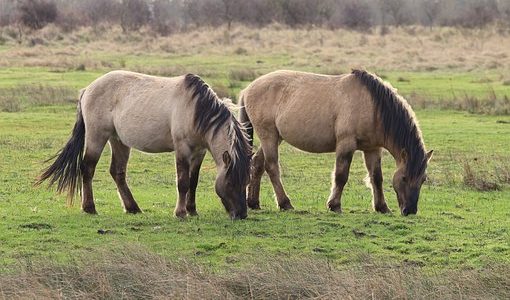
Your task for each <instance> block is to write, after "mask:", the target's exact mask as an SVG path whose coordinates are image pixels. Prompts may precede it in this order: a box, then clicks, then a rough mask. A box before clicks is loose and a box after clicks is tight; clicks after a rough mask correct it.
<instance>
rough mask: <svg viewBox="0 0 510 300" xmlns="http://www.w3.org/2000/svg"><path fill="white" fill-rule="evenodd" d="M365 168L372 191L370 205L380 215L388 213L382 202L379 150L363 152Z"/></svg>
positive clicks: (384, 202) (384, 203)
mask: <svg viewBox="0 0 510 300" xmlns="http://www.w3.org/2000/svg"><path fill="white" fill-rule="evenodd" d="M364 157H365V166H366V167H367V171H368V179H369V180H370V186H371V189H372V196H373V200H372V205H373V207H374V210H375V211H378V212H380V213H390V212H391V210H390V209H389V208H388V205H387V204H386V200H384V194H383V186H382V183H383V176H382V170H381V149H378V150H374V151H365V152H364Z"/></svg>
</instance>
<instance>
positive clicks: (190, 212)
mask: <svg viewBox="0 0 510 300" xmlns="http://www.w3.org/2000/svg"><path fill="white" fill-rule="evenodd" d="M188 216H190V217H197V216H198V213H197V211H196V210H192V211H188Z"/></svg>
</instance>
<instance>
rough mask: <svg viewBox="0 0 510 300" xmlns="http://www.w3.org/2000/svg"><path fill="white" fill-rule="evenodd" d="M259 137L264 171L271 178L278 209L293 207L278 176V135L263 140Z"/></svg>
mask: <svg viewBox="0 0 510 300" xmlns="http://www.w3.org/2000/svg"><path fill="white" fill-rule="evenodd" d="M259 136H260V134H259ZM260 139H261V142H260V143H261V146H262V149H263V151H264V158H265V160H264V161H265V168H266V172H267V174H268V175H269V178H270V179H271V183H272V184H273V188H274V192H275V194H276V201H277V202H278V207H279V208H280V210H289V209H294V207H292V204H291V203H290V199H289V197H288V196H287V193H286V192H285V189H284V188H283V184H282V181H281V178H280V165H279V162H278V145H279V143H280V140H279V138H278V137H274V136H273V137H272V138H269V139H267V138H266V139H265V140H263V137H262V136H260Z"/></svg>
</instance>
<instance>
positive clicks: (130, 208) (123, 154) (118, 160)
mask: <svg viewBox="0 0 510 300" xmlns="http://www.w3.org/2000/svg"><path fill="white" fill-rule="evenodd" d="M110 147H111V149H112V162H111V164H110V174H111V175H112V177H113V180H114V181H115V184H116V185H117V192H118V193H119V197H120V199H121V201H122V206H123V207H124V211H125V212H127V213H132V214H136V213H140V212H142V210H141V209H140V208H139V207H138V204H136V201H135V199H134V198H133V194H131V191H130V190H129V186H128V184H127V182H126V171H127V163H128V160H129V153H130V151H131V149H130V148H129V147H128V146H126V145H124V144H123V143H122V142H121V141H119V140H117V139H110Z"/></svg>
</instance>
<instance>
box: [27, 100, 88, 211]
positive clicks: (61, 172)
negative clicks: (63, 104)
mask: <svg viewBox="0 0 510 300" xmlns="http://www.w3.org/2000/svg"><path fill="white" fill-rule="evenodd" d="M83 93H84V91H82V92H81V95H80V100H79V101H78V109H77V115H76V123H75V124H74V128H73V132H72V134H71V137H70V138H69V140H68V141H67V144H66V145H65V146H64V148H62V149H61V150H60V151H59V152H58V153H57V154H56V155H55V156H53V157H51V158H50V159H48V160H47V161H46V162H49V161H51V160H53V159H55V158H56V159H55V161H54V162H53V164H51V165H50V166H49V167H47V168H46V169H44V170H43V173H42V174H41V175H40V176H39V178H38V179H37V182H36V185H40V184H41V183H42V182H43V181H45V180H47V179H48V180H49V186H51V185H53V184H55V183H57V191H58V192H59V193H62V192H64V191H65V190H67V192H68V197H67V201H68V204H72V202H73V198H74V195H75V194H76V192H77V191H79V190H80V189H81V182H82V180H81V179H82V168H81V164H82V160H83V150H84V147H85V122H84V121H83V115H82V111H81V98H82V97H83Z"/></svg>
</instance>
